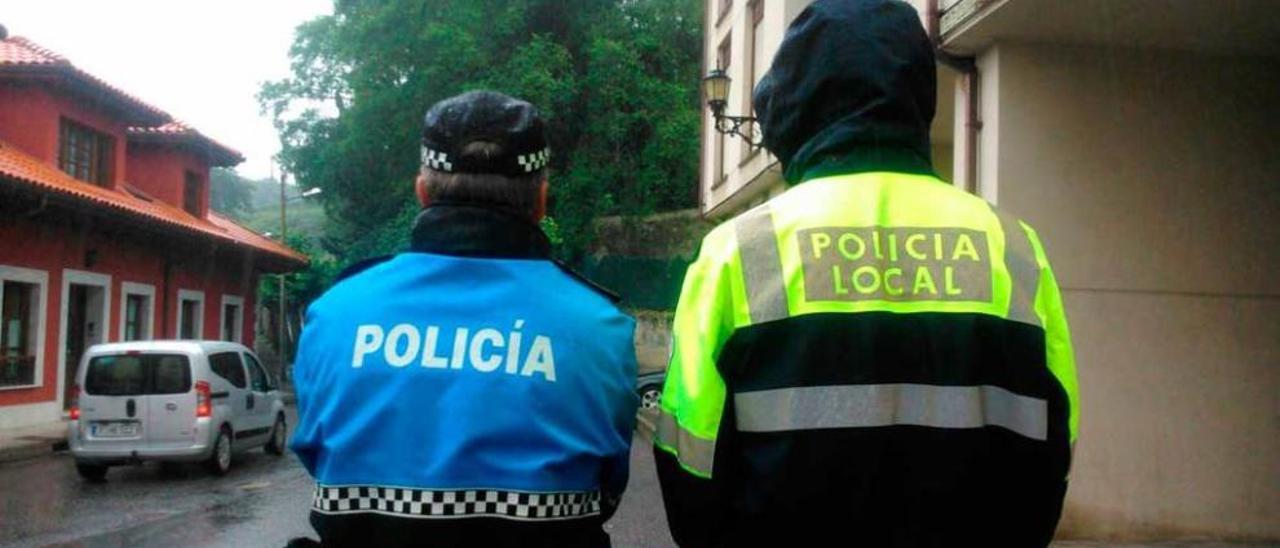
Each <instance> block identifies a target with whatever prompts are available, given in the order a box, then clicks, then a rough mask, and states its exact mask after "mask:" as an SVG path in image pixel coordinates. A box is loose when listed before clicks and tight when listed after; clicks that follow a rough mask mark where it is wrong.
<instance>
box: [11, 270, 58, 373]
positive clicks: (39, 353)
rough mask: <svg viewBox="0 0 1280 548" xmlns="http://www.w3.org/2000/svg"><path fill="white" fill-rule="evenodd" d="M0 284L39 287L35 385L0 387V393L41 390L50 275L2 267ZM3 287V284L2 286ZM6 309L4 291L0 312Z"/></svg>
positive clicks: (35, 323) (42, 272)
mask: <svg viewBox="0 0 1280 548" xmlns="http://www.w3.org/2000/svg"><path fill="white" fill-rule="evenodd" d="M0 282H17V283H24V284H34V285H36V286H39V288H40V289H39V290H38V291H37V293H39V296H38V297H37V298H36V303H35V305H36V306H35V309H36V321H34V322H32V327H33V328H35V330H36V348H35V355H36V367H35V372H34V374H35V378H34V379H33V380H34V381H35V383H34V384H24V385H21V386H5V387H0V391H6V390H30V389H32V388H40V387H42V386H44V341H45V338H44V336H45V332H46V331H47V330H48V325H49V322H48V318H47V317H46V316H47V315H48V310H49V273H48V272H47V271H44V270H35V269H32V268H22V267H19V266H8V265H0ZM0 287H2V284H0ZM3 309H4V291H0V310H3Z"/></svg>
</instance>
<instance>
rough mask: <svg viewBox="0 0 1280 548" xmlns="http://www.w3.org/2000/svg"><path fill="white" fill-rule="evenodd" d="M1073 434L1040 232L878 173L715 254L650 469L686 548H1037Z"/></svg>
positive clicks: (833, 188) (787, 196)
mask: <svg viewBox="0 0 1280 548" xmlns="http://www.w3.org/2000/svg"><path fill="white" fill-rule="evenodd" d="M1078 417H1079V396H1078V390H1077V384H1076V371H1075V363H1074V358H1073V355H1072V349H1071V342H1070V335H1069V333H1068V329H1067V322H1066V318H1065V315H1064V312H1063V305H1062V300H1061V297H1060V295H1059V290H1058V284H1057V282H1056V281H1055V279H1054V275H1053V271H1052V270H1051V269H1050V267H1049V261H1048V259H1047V258H1046V256H1045V252H1044V249H1043V246H1042V245H1041V243H1040V239H1039V238H1038V236H1037V235H1036V233H1035V231H1034V230H1032V229H1031V227H1030V226H1028V225H1026V224H1024V223H1022V222H1020V221H1018V220H1017V219H1015V218H1013V217H1011V216H1009V215H1007V214H1005V213H1002V212H1000V211H998V210H996V209H995V208H993V207H992V206H990V205H989V204H988V203H986V202H985V201H983V200H982V199H980V198H978V197H975V196H973V195H970V194H968V193H965V192H963V191H961V190H959V189H957V188H955V187H953V186H951V185H949V184H947V183H944V182H942V181H940V180H938V179H937V178H935V177H932V176H926V175H908V174H901V173H888V172H867V173H858V174H854V175H842V176H832V177H824V178H819V179H814V180H810V181H806V182H805V183H803V184H801V185H799V186H796V187H794V188H792V189H790V190H788V191H787V192H786V193H784V194H782V195H781V196H778V197H776V198H774V199H773V200H771V201H770V202H768V203H766V204H764V205H762V206H759V207H757V208H755V209H752V210H750V211H748V212H746V213H745V214H743V215H741V216H739V217H738V218H736V219H734V220H732V221H730V222H727V223H725V224H724V225H722V226H720V227H718V228H717V229H715V230H714V231H713V232H712V233H711V234H710V235H708V236H707V237H706V239H705V240H704V242H703V245H702V249H701V252H700V254H699V256H698V259H697V261H696V262H695V263H694V264H693V265H692V266H691V267H690V268H689V271H688V274H687V276H686V278H685V281H684V288H683V292H682V294H681V297H680V301H679V305H678V308H677V311H676V316H675V322H674V350H673V355H672V358H671V363H670V369H669V371H668V373H667V381H666V386H665V389H664V393H663V396H662V402H661V406H660V418H659V423H658V431H657V435H656V439H655V443H656V450H655V455H656V458H657V460H658V468H659V475H660V478H661V480H662V487H663V494H664V498H665V500H666V503H667V510H668V516H669V518H670V524H671V527H672V531H673V534H674V535H675V536H676V539H677V540H678V541H680V542H681V543H683V544H686V545H689V544H716V545H745V544H757V543H760V542H764V541H765V540H786V539H796V538H808V535H818V534H820V535H837V536H836V539H837V541H838V542H837V543H839V544H842V545H855V544H856V545H864V546H890V545H901V546H917V545H937V544H944V545H953V546H970V545H974V546H978V545H981V546H1034V545H1044V544H1047V543H1048V541H1049V539H1050V538H1051V537H1052V534H1053V530H1054V527H1055V526H1056V523H1057V520H1058V516H1059V514H1060V512H1061V505H1062V498H1063V495H1064V493H1065V489H1066V478H1067V472H1068V469H1069V466H1070V459H1071V447H1072V444H1073V443H1074V441H1075V439H1076V436H1077V430H1078ZM797 535H799V536H797ZM819 538H821V537H819Z"/></svg>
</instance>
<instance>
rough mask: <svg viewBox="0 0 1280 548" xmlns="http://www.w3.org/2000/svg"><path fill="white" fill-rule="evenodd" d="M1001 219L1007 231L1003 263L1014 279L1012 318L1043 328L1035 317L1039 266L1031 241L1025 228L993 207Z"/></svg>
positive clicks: (1010, 306) (1010, 314) (1038, 286)
mask: <svg viewBox="0 0 1280 548" xmlns="http://www.w3.org/2000/svg"><path fill="white" fill-rule="evenodd" d="M991 209H992V211H993V212H995V214H996V216H997V217H999V218H1000V228H1002V229H1003V230H1004V262H1005V265H1007V266H1008V267H1009V275H1010V277H1012V278H1013V280H1012V282H1013V284H1012V292H1013V293H1012V294H1011V295H1010V296H1009V319H1010V320H1013V321H1015V322H1021V323H1029V324H1031V325H1038V326H1042V327H1043V324H1042V323H1041V321H1040V315H1039V314H1036V292H1037V291H1038V290H1039V289H1040V263H1038V262H1036V252H1035V249H1033V248H1032V247H1031V239H1030V238H1028V237H1027V232H1026V231H1025V230H1023V229H1022V223H1019V222H1018V220H1017V219H1015V218H1013V217H1012V216H1010V215H1009V214H1007V213H1004V212H1002V211H1000V210H997V209H995V208H994V207H993V208H991Z"/></svg>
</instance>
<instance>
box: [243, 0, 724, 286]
mask: <svg viewBox="0 0 1280 548" xmlns="http://www.w3.org/2000/svg"><path fill="white" fill-rule="evenodd" d="M700 8H701V2H698V1H696V0H386V1H376V2H375V1H366V0H336V2H335V6H334V14H333V15H331V16H325V17H320V18H318V19H315V20H313V21H310V22H308V23H305V24H303V25H301V26H300V27H299V28H298V30H297V35H296V37H295V41H294V44H293V47H292V49H291V50H290V55H291V57H292V62H293V66H292V72H293V75H292V77H290V78H287V79H284V80H280V81H276V82H269V83H267V84H265V85H264V86H263V88H262V90H261V92H260V94H259V100H260V101H261V104H262V105H263V108H264V110H265V111H267V112H269V113H271V114H272V115H273V117H274V119H275V121H276V124H277V128H278V129H279V131H280V134H281V139H282V141H283V143H284V150H283V152H282V153H281V156H282V161H283V163H284V165H285V166H286V168H287V169H288V170H290V171H291V172H292V173H294V174H295V175H296V177H297V179H298V181H299V182H300V183H301V184H302V186H305V187H319V188H321V189H323V191H324V193H323V195H322V198H323V200H324V203H325V207H326V211H327V213H328V214H329V221H330V225H329V226H327V227H326V233H327V234H328V235H329V239H328V240H327V242H326V245H325V247H326V248H327V249H328V250H329V251H330V252H332V253H333V254H335V255H336V256H337V257H338V259H339V261H340V262H343V263H349V262H354V261H356V260H359V259H361V258H365V257H369V256H374V255H379V254H385V253H389V252H395V251H398V250H399V249H401V248H402V247H403V244H404V242H405V239H406V238H407V235H408V227H409V226H410V225H411V223H412V219H413V215H414V213H415V212H416V207H415V206H414V200H413V197H412V184H411V182H412V180H413V178H414V176H415V174H416V173H417V169H418V146H419V135H420V133H419V132H420V125H421V118H422V114H423V113H424V112H425V111H426V109H427V107H429V106H430V105H431V104H432V103H434V102H436V101H439V100H441V99H444V98H446V97H449V96H452V95H455V94H457V93H461V92H463V91H467V90H472V89H480V88H488V89H496V90H499V91H502V92H505V93H508V94H511V95H515V96H519V97H522V98H524V99H526V100H529V101H531V102H533V103H534V104H536V105H538V107H539V108H540V109H541V110H542V112H543V114H544V116H545V117H546V118H547V120H548V124H549V128H550V129H549V133H550V134H549V138H550V140H551V146H552V151H553V153H552V156H553V157H552V163H551V185H552V200H553V202H552V208H551V213H552V215H553V216H554V221H551V222H549V223H546V224H544V227H549V228H553V229H554V230H553V232H554V234H551V235H552V237H553V241H555V242H556V244H557V245H558V247H559V251H560V253H561V254H562V255H563V256H565V257H566V258H569V259H571V260H577V259H580V258H581V257H582V255H583V253H584V250H585V249H586V248H587V246H588V245H589V243H590V241H591V237H592V236H591V234H592V230H591V221H592V219H594V218H595V217H597V216H600V215H613V214H647V213H651V212H655V211H663V210H670V209H679V208H685V207H690V206H692V205H693V196H694V194H693V189H694V188H695V186H696V179H697V176H696V169H697V156H698V155H697V147H698V143H697V136H698V124H699V118H698V115H699V106H698V90H697V84H698V81H699V74H698V71H699V67H700V63H699V57H700V55H699V53H700V51H701V28H700V11H701V9H700Z"/></svg>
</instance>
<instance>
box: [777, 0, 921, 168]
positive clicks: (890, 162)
mask: <svg viewBox="0 0 1280 548" xmlns="http://www.w3.org/2000/svg"><path fill="white" fill-rule="evenodd" d="M936 78H937V76H936V73H935V72H934V59H933V45H932V44H931V43H930V41H929V37H928V36H927V35H926V34H925V31H924V28H923V27H922V26H921V24H920V16H919V15H918V14H917V12H916V10H915V8H913V7H911V6H910V5H909V4H907V3H906V2H902V1H900V0H818V1H817V2H814V3H813V4H810V5H809V7H808V8H806V9H805V10H804V11H803V12H802V13H801V14H800V16H799V17H797V18H796V20H795V21H794V22H792V23H791V26H790V27H789V28H788V29H787V34H786V36H785V37H784V38H783V40H782V45H781V46H780V47H779V49H778V52H777V54H776V56H775V57H774V59H773V65H772V66H771V67H770V68H769V72H768V73H767V74H765V75H764V77H763V78H761V80H760V83H759V85H757V86H756V89H755V94H754V97H753V102H754V106H755V111H756V116H757V117H758V118H759V120H760V124H761V126H762V130H763V134H764V146H765V148H767V149H769V151H770V152H772V153H773V154H774V155H775V156H777V157H778V160H779V161H781V162H782V166H783V173H784V175H785V177H786V178H787V180H788V181H789V182H792V183H798V182H800V181H803V180H806V179H812V178H815V177H820V176H825V175H832V174H837V173H856V172H864V171H895V172H906V173H929V174H932V173H933V168H932V164H931V162H930V148H929V125H930V124H931V123H932V122H933V113H934V106H935V100H936V88H937V83H936V81H935V80H936Z"/></svg>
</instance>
